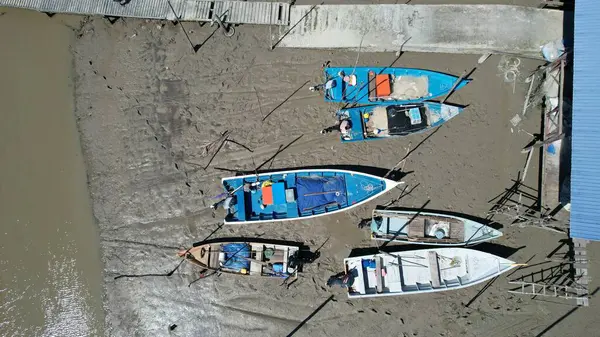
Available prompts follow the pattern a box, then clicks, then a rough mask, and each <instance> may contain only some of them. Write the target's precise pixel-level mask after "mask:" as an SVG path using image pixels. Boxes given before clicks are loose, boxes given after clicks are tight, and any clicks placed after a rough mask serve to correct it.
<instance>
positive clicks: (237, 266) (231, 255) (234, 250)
mask: <svg viewBox="0 0 600 337" xmlns="http://www.w3.org/2000/svg"><path fill="white" fill-rule="evenodd" d="M221 249H222V250H223V252H224V253H225V264H224V267H225V268H227V269H232V270H236V271H240V270H241V269H242V268H245V269H246V270H250V261H248V260H247V258H249V257H250V245H249V244H247V243H228V244H226V245H223V247H222V248H221Z"/></svg>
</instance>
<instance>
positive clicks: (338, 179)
mask: <svg viewBox="0 0 600 337" xmlns="http://www.w3.org/2000/svg"><path fill="white" fill-rule="evenodd" d="M296 191H297V192H298V208H299V209H300V211H301V212H303V211H308V210H314V209H318V208H320V207H321V206H325V205H331V206H333V203H337V204H339V205H341V206H345V205H346V181H345V180H344V176H335V177H321V176H308V177H297V178H296Z"/></svg>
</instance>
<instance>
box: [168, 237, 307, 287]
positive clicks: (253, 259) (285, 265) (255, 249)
mask: <svg viewBox="0 0 600 337" xmlns="http://www.w3.org/2000/svg"><path fill="white" fill-rule="evenodd" d="M299 252H300V247H299V246H291V245H282V244H277V243H266V242H243V241H224V242H211V243H204V244H203V243H200V244H196V245H194V247H192V248H189V249H186V250H181V251H179V252H178V255H179V256H180V257H185V258H187V259H188V260H189V261H191V262H193V263H195V264H197V265H198V266H199V267H201V268H203V269H206V270H212V271H219V272H221V273H228V274H237V275H245V276H257V277H284V278H287V277H294V276H296V274H297V272H298V263H299V260H298V257H299Z"/></svg>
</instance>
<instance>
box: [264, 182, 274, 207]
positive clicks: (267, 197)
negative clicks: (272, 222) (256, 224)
mask: <svg viewBox="0 0 600 337" xmlns="http://www.w3.org/2000/svg"><path fill="white" fill-rule="evenodd" d="M262 200H263V205H273V187H272V186H271V185H269V186H265V187H263V188H262Z"/></svg>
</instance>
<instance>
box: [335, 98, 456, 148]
mask: <svg viewBox="0 0 600 337" xmlns="http://www.w3.org/2000/svg"><path fill="white" fill-rule="evenodd" d="M462 111H463V108H462V107H458V106H454V105H450V104H441V103H437V102H423V103H416V104H408V105H370V106H362V107H356V108H349V109H341V110H340V111H338V112H337V118H338V119H339V120H349V121H350V125H351V129H350V130H349V132H348V133H347V134H343V135H341V136H340V138H341V141H342V143H346V142H357V141H371V140H382V139H389V138H397V137H405V136H409V135H412V134H417V133H422V132H427V131H429V130H431V129H434V128H436V127H438V126H440V125H442V124H444V123H445V122H447V121H449V120H450V119H452V118H453V117H455V116H457V115H458V114H460V113H461V112H462Z"/></svg>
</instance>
